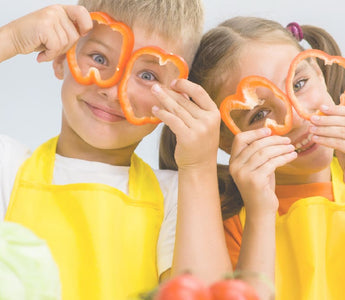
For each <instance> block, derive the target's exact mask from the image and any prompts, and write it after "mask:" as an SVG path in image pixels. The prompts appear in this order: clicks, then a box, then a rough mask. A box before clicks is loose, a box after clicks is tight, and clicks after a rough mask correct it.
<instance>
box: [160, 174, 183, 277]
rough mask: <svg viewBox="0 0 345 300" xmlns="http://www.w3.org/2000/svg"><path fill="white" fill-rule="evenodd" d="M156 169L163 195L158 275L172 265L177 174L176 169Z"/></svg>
mask: <svg viewBox="0 0 345 300" xmlns="http://www.w3.org/2000/svg"><path fill="white" fill-rule="evenodd" d="M158 171H160V172H158ZM158 171H157V170H156V171H155V173H156V175H157V178H158V180H159V183H160V186H161V190H162V193H163V196H164V219H163V222H162V226H161V230H160V233H159V239H158V244H157V267H158V275H159V276H160V275H161V274H162V273H164V272H165V271H166V270H168V269H170V268H171V266H172V260H173V254H174V246H175V232H176V219H177V192H178V175H177V172H176V171H170V170H169V171H167V170H158Z"/></svg>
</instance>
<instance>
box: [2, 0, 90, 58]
mask: <svg viewBox="0 0 345 300" xmlns="http://www.w3.org/2000/svg"><path fill="white" fill-rule="evenodd" d="M92 26H93V24H92V20H91V17H90V14H89V13H88V11H87V10H86V8H84V7H82V6H77V5H52V6H48V7H45V8H43V9H40V10H38V11H35V12H32V13H30V14H28V15H25V16H23V17H21V18H19V19H16V20H14V21H12V22H10V23H9V24H7V25H4V26H3V27H1V28H0V41H1V43H0V62H2V61H4V60H6V59H9V58H11V57H13V56H15V55H17V54H28V53H31V52H34V51H39V52H40V53H39V55H38V57H37V60H38V61H39V62H42V61H50V60H52V59H54V58H55V57H57V56H58V55H60V54H64V53H65V52H66V51H67V50H68V49H69V48H70V47H72V45H73V44H74V43H75V42H76V40H77V39H78V38H79V37H80V35H84V34H86V33H87V32H88V31H89V30H90V29H91V28H92Z"/></svg>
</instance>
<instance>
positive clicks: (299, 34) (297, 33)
mask: <svg viewBox="0 0 345 300" xmlns="http://www.w3.org/2000/svg"><path fill="white" fill-rule="evenodd" d="M286 29H287V30H289V31H290V32H291V33H292V35H293V36H294V37H295V38H296V40H297V41H299V42H300V41H302V40H303V31H302V28H301V26H299V24H298V23H296V22H291V23H289V24H287V26H286Z"/></svg>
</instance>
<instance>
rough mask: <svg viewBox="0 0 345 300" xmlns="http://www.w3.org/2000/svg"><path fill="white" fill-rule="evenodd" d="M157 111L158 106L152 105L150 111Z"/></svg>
mask: <svg viewBox="0 0 345 300" xmlns="http://www.w3.org/2000/svg"><path fill="white" fill-rule="evenodd" d="M157 111H159V107H158V106H156V105H154V106H152V112H153V113H155V112H157Z"/></svg>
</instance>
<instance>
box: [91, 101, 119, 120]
mask: <svg viewBox="0 0 345 300" xmlns="http://www.w3.org/2000/svg"><path fill="white" fill-rule="evenodd" d="M84 103H85V104H86V105H87V107H88V108H89V109H90V110H91V112H92V113H93V114H94V115H95V116H96V117H97V118H98V119H101V120H103V121H106V122H111V123H113V122H118V121H123V120H125V119H126V118H125V117H124V115H123V113H122V111H116V110H114V109H111V108H109V107H104V106H95V105H92V104H90V103H88V102H86V101H85V102H84Z"/></svg>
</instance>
